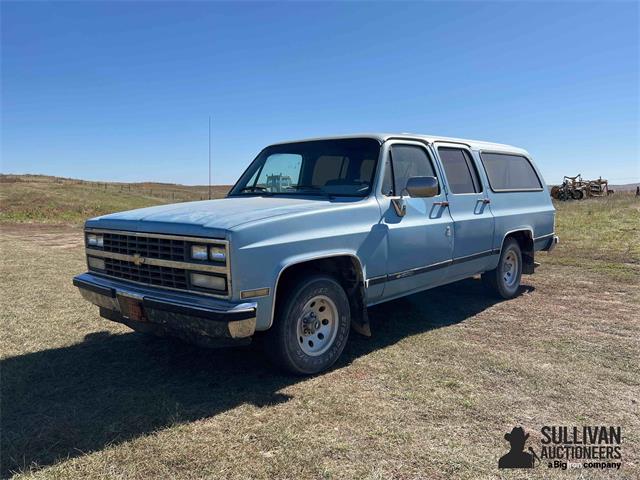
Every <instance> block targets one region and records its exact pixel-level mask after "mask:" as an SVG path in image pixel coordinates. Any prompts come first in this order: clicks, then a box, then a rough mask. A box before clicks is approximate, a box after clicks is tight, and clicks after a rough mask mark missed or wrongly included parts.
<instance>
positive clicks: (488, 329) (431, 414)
mask: <svg viewBox="0 0 640 480" xmlns="http://www.w3.org/2000/svg"><path fill="white" fill-rule="evenodd" d="M5 186H6V185H2V188H3V196H5V195H6V196H5V197H4V198H11V199H13V198H17V197H16V196H15V195H17V194H16V193H15V191H13V193H12V192H9V193H7V192H6V191H5ZM11 188H16V189H17V190H19V191H21V190H20V189H19V188H18V187H16V186H12V187H11ZM29 188H31V187H29ZM33 188H36V187H33ZM43 188H44V187H43ZM107 188H109V187H107ZM44 190H45V191H46V190H47V189H46V188H44ZM38 195H39V194H36V196H38ZM65 195H66V193H65ZM74 195H75V194H74ZM46 196H47V198H54V199H55V198H57V196H56V195H54V194H52V193H51V192H47V194H46ZM75 198H77V197H75ZM104 201H105V204H104V205H107V203H106V202H108V201H109V202H111V201H113V202H115V201H116V200H113V199H112V200H108V199H105V200H104ZM118 201H120V200H118ZM136 201H138V200H136ZM148 201H149V203H153V202H156V203H157V202H158V199H155V198H150V199H148ZM52 202H53V203H52V205H53V208H52V209H51V210H48V211H49V212H59V211H65V209H64V208H60V209H59V207H58V203H56V201H55V200H52ZM3 203H4V202H3ZM125 203H126V201H125ZM109 205H111V204H109ZM122 205H124V203H122ZM131 206H133V204H131ZM2 208H3V210H2V212H3V216H2V219H3V220H2V221H3V224H2V225H0V231H1V235H0V241H1V247H2V257H3V262H2V272H0V279H1V280H0V282H1V283H0V285H1V288H2V298H3V308H2V320H1V321H2V326H3V328H2V339H1V342H2V357H1V359H0V367H1V372H2V385H1V389H2V390H1V393H2V411H1V420H2V422H1V426H2V438H1V455H2V470H1V473H2V476H3V477H4V476H11V475H14V474H15V475H17V476H18V477H27V478H32V477H33V478H52V479H56V478H72V477H73V478H106V477H110V478H114V477H115V478H136V479H137V478H141V479H142V478H144V479H148V478H155V477H160V478H237V479H244V478H260V479H272V478H291V479H301V478H345V479H352V478H370V479H382V478H398V479H409V478H435V479H448V478H462V479H476V478H496V477H503V478H549V477H555V478H576V477H577V476H578V475H577V474H576V473H575V472H568V471H564V472H563V471H558V472H552V471H550V470H547V469H546V468H544V467H542V466H540V467H537V468H536V470H534V471H529V472H527V471H512V472H506V471H499V470H498V469H497V460H498V458H499V457H500V456H501V455H502V454H504V453H506V451H507V449H508V445H507V443H506V442H505V440H504V439H503V436H504V434H505V432H507V431H510V430H511V428H512V427H513V426H514V425H522V426H523V427H524V428H525V430H527V431H528V432H531V438H530V440H529V442H530V444H531V445H533V446H534V447H536V446H538V445H539V444H540V442H539V440H540V428H541V426H542V425H578V426H581V425H620V426H622V429H623V446H622V462H623V466H622V468H621V470H620V471H619V472H617V474H615V475H613V474H612V473H611V472H608V471H604V472H593V473H592V472H591V471H585V472H583V477H582V478H598V477H601V478H605V477H606V478H609V477H612V476H614V477H618V478H638V477H639V476H640V408H639V404H640V365H639V362H638V359H639V358H640V340H639V339H640V315H639V313H638V312H639V309H640V295H639V291H640V289H639V288H638V287H639V285H640V253H639V244H640V239H639V237H638V225H640V201H638V200H637V199H635V198H634V197H632V196H628V195H627V196H625V195H620V196H618V195H616V196H614V197H612V198H609V199H593V200H586V201H583V202H569V203H565V204H561V205H558V220H557V229H558V232H559V234H560V236H561V238H562V241H561V243H560V245H559V246H558V248H557V249H556V251H555V252H553V254H551V255H547V254H541V255H539V256H538V257H537V260H538V261H540V262H541V264H542V265H541V266H540V267H539V268H538V269H537V272H536V274H535V275H533V276H526V277H524V278H523V283H524V287H523V289H522V294H521V295H520V296H519V297H517V298H516V299H514V300H511V301H508V302H498V301H496V300H494V299H491V298H488V297H487V296H486V295H485V294H484V291H483V289H482V287H481V284H480V282H479V280H477V279H469V280H465V281H463V282H460V283H457V284H453V285H449V286H446V287H441V288H438V289H435V290H432V291H429V292H425V293H421V294H417V295H413V296H411V297H408V298H405V299H402V300H397V301H394V302H390V303H387V304H384V305H380V306H377V307H374V308H371V309H370V316H371V322H372V331H373V337H372V338H369V339H367V338H363V337H360V336H357V335H352V337H351V339H350V342H349V344H348V345H347V348H346V350H345V353H344V356H343V358H342V360H341V361H340V362H339V364H338V365H337V366H336V368H334V369H333V370H332V371H331V372H329V373H326V374H324V375H319V376H317V377H313V378H300V377H292V376H289V375H284V374H282V373H280V372H277V371H274V370H273V369H272V368H271V366H270V365H269V364H268V363H267V362H266V360H265V358H264V357H263V355H262V354H261V352H260V351H259V350H258V349H257V348H255V347H253V346H250V347H245V348H236V349H229V350H213V351H212V350H206V349H201V348H197V347H193V346H190V345H186V344H182V343H179V342H174V341H169V340H162V339H154V338H147V337H145V336H143V335H139V334H136V333H133V332H131V331H129V330H128V329H126V328H125V327H122V326H119V325H117V324H114V323H111V322H108V321H106V320H103V319H100V317H99V316H98V312H97V308H96V307H93V306H91V305H89V304H88V303H87V302H85V301H84V300H82V299H81V297H80V295H79V294H78V293H77V291H76V289H75V288H74V287H73V286H72V285H71V278H72V276H73V275H74V274H77V273H79V272H82V271H84V268H85V262H84V257H83V252H82V235H81V230H80V229H79V228H78V227H77V226H73V225H62V226H60V225H53V224H49V225H47V224H42V223H16V222H15V221H11V222H10V221H9V220H27V219H29V217H26V216H23V214H22V213H20V212H22V210H23V209H20V208H17V207H15V205H11V206H10V207H8V206H6V205H3V207H2ZM5 208H6V209H5ZM92 208H93V207H92ZM95 208H98V207H95ZM100 208H103V206H102V205H101V206H100ZM126 208H129V206H127V207H126ZM8 211H12V212H13V213H12V214H10V215H5V212H8ZM39 211H41V210H39ZM11 215H13V216H11ZM56 215H57V214H54V213H50V214H49V213H48V214H46V215H44V218H42V217H37V216H34V217H33V218H31V220H33V219H36V218H40V219H43V220H46V221H48V222H49V223H59V222H60V220H63V221H65V222H66V221H67V220H68V222H69V223H72V224H76V225H77V224H78V223H79V219H80V215H81V213H80V212H79V211H76V213H74V214H73V215H72V216H71V217H66V216H64V215H63V216H62V217H56Z"/></svg>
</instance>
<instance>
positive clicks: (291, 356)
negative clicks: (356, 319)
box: [265, 275, 351, 375]
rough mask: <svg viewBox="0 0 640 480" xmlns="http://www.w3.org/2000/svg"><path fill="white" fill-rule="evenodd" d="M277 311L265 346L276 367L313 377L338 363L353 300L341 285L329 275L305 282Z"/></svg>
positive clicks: (345, 341) (316, 276)
mask: <svg viewBox="0 0 640 480" xmlns="http://www.w3.org/2000/svg"><path fill="white" fill-rule="evenodd" d="M277 310H278V311H277V314H276V318H275V323H274V325H273V326H272V327H271V329H270V330H269V331H268V332H267V335H266V337H267V338H266V345H265V346H266V351H267V354H268V355H269V357H270V358H271V359H272V360H273V361H274V362H275V363H276V364H278V365H279V366H281V367H283V368H285V369H286V370H289V371H291V372H293V373H297V374H306V375H310V374H314V373H319V372H321V371H323V370H326V369H327V368H329V367H330V366H331V365H333V364H334V363H335V361H336V360H337V359H338V357H339V356H340V354H341V353H342V351H343V350H344V347H345V345H346V343H347V338H348V337H349V327H350V323H351V314H350V307H349V299H348V297H347V295H346V293H345V292H344V289H343V288H342V286H341V285H340V284H339V283H338V282H336V281H335V280H334V279H333V278H332V277H329V276H326V275H314V276H313V277H310V278H307V279H304V280H302V281H301V282H300V283H299V284H298V285H297V287H295V288H294V289H293V291H292V292H291V293H290V294H289V297H288V298H287V299H286V300H285V301H284V304H283V305H281V308H278V309H277Z"/></svg>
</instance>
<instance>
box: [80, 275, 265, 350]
mask: <svg viewBox="0 0 640 480" xmlns="http://www.w3.org/2000/svg"><path fill="white" fill-rule="evenodd" d="M73 284H74V285H75V286H76V287H78V289H79V290H80V294H81V295H82V296H83V298H85V299H86V300H88V301H89V302H91V303H93V304H94V305H97V306H98V307H100V315H101V316H103V317H105V318H107V319H109V320H113V321H116V322H120V323H124V324H126V325H128V326H130V327H131V328H133V329H134V330H138V331H145V332H152V333H159V334H163V335H173V336H177V337H181V338H183V339H185V340H188V341H194V342H196V343H203V342H200V340H203V339H205V340H206V339H230V340H235V339H246V338H248V337H251V335H253V333H254V332H255V329H256V303H252V302H244V303H231V302H227V301H224V300H218V299H212V298H209V297H205V296H202V295H196V294H191V293H186V292H185V293H182V292H173V291H167V290H163V289H161V288H154V287H144V286H139V285H133V284H128V283H127V282H124V281H118V280H112V279H110V278H105V277H102V276H98V275H94V274H92V273H83V274H81V275H78V276H77V277H75V278H74V279H73Z"/></svg>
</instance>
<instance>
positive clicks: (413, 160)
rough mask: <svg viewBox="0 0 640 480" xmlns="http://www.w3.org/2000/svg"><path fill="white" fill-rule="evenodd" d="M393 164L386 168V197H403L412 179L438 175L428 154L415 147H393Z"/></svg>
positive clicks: (384, 187)
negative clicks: (408, 181) (408, 182)
mask: <svg viewBox="0 0 640 480" xmlns="http://www.w3.org/2000/svg"><path fill="white" fill-rule="evenodd" d="M390 159H391V163H387V165H386V166H385V175H384V178H383V181H382V193H383V194H384V195H402V194H403V191H404V189H405V188H406V186H407V180H409V178H411V177H435V176H436V173H435V170H434V169H433V165H432V164H431V160H430V159H429V157H428V156H427V152H426V151H425V150H424V149H423V148H421V147H417V146H413V145H392V146H391V150H390Z"/></svg>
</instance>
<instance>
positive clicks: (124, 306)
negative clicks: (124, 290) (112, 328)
mask: <svg viewBox="0 0 640 480" xmlns="http://www.w3.org/2000/svg"><path fill="white" fill-rule="evenodd" d="M117 297H118V304H119V305H120V313H121V315H122V316H123V317H125V318H128V319H129V320H134V321H136V322H147V321H148V320H147V316H146V315H145V312H144V307H143V306H142V298H136V297H129V296H125V295H120V294H118V295H117Z"/></svg>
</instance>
